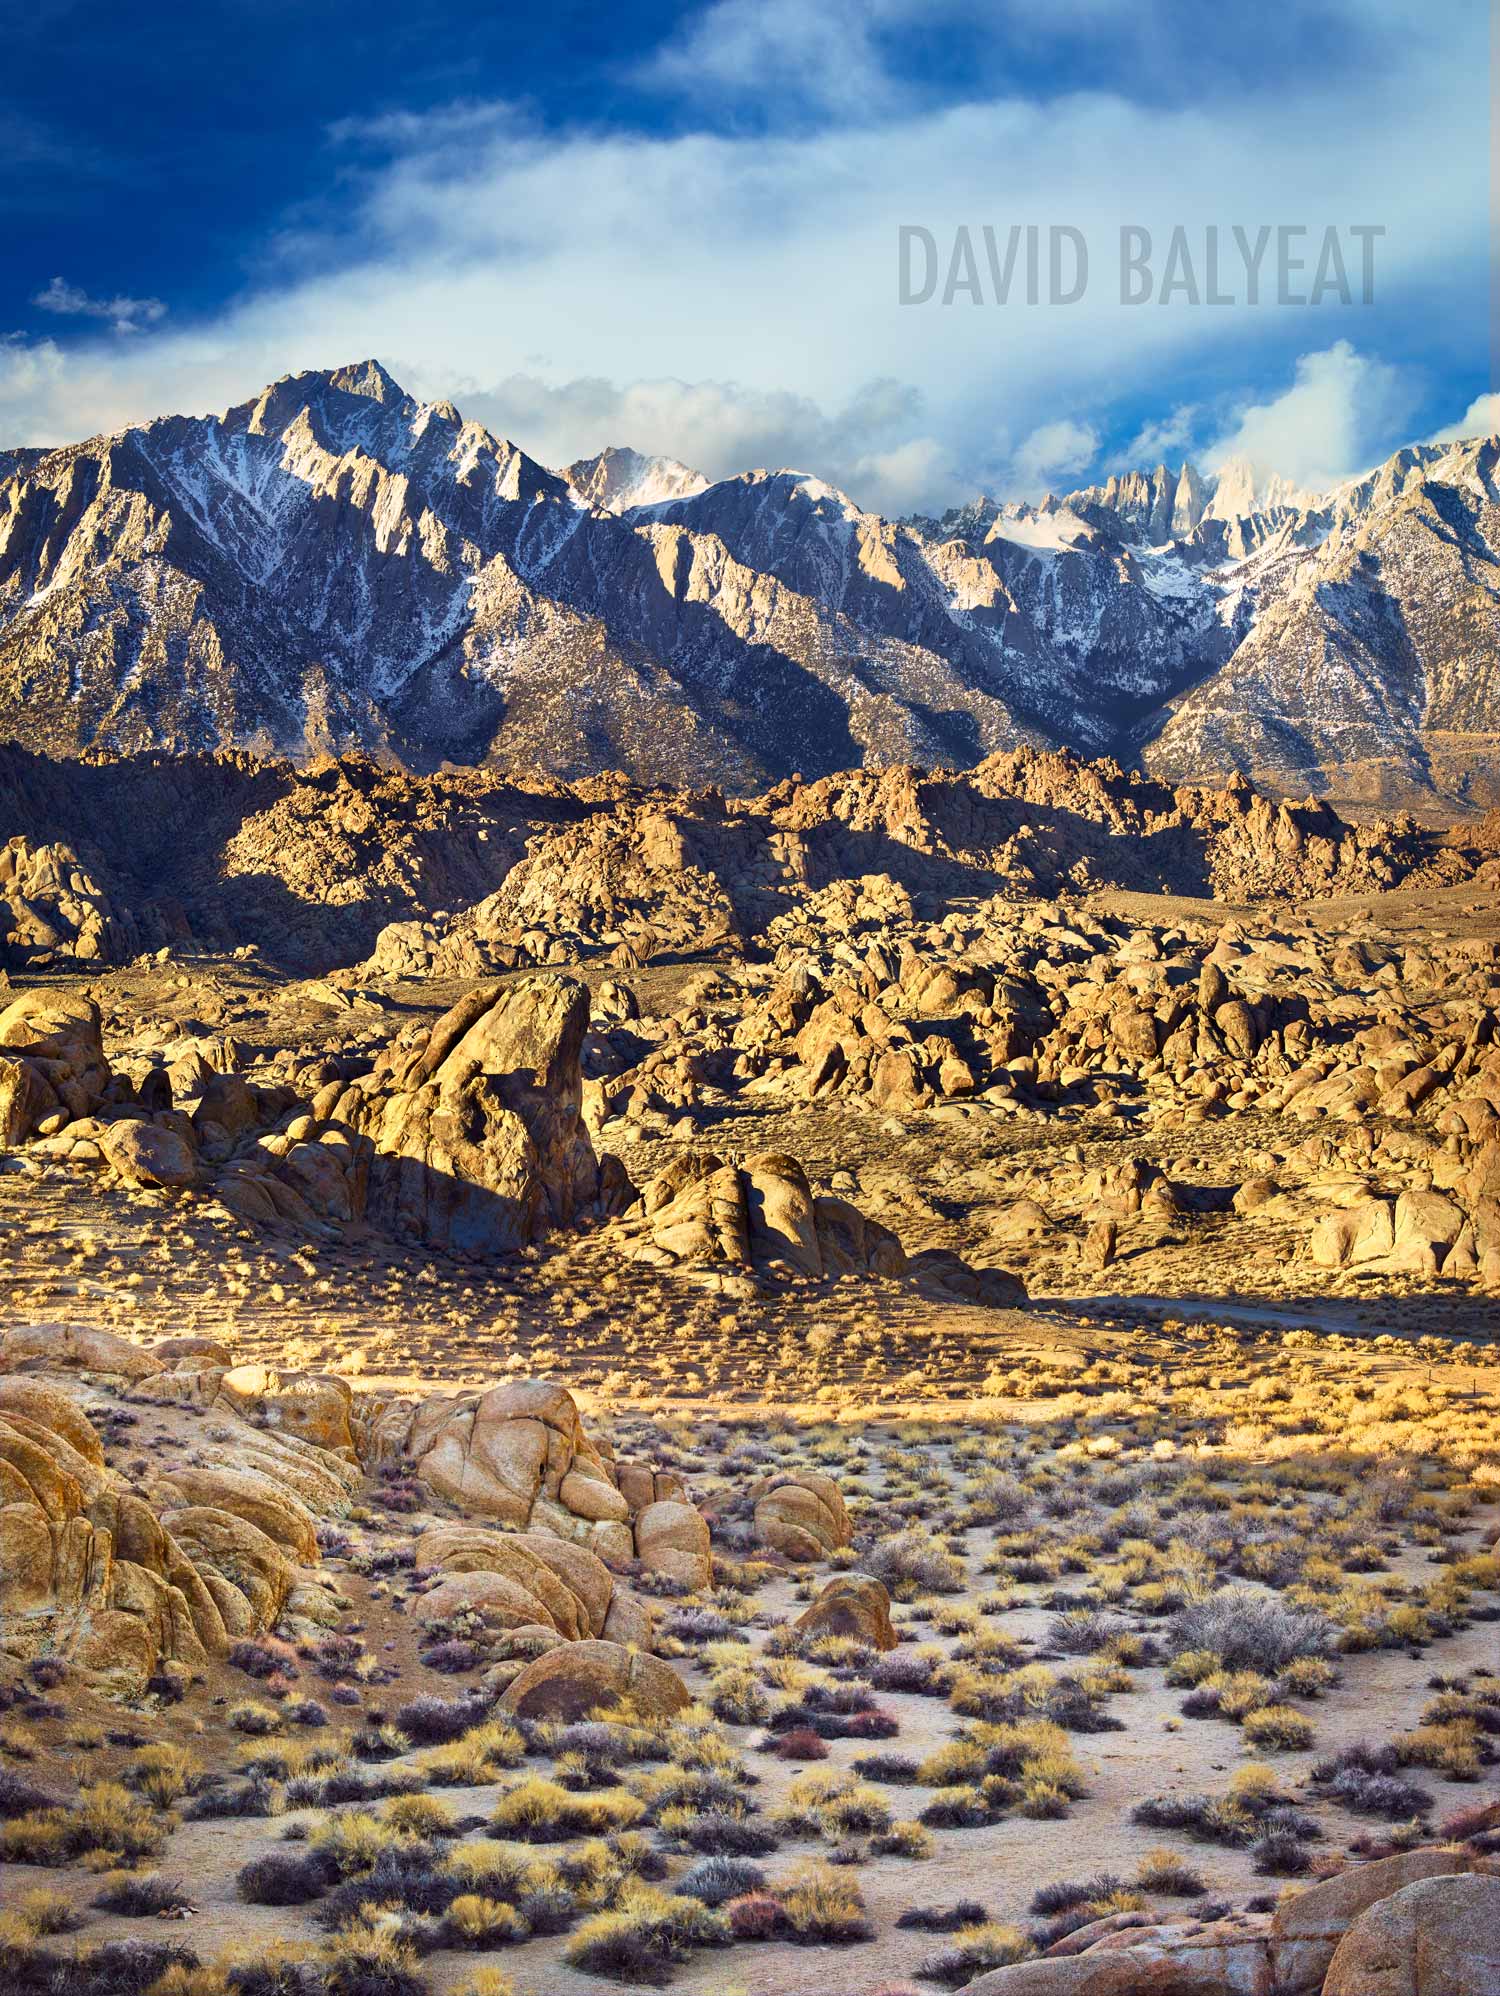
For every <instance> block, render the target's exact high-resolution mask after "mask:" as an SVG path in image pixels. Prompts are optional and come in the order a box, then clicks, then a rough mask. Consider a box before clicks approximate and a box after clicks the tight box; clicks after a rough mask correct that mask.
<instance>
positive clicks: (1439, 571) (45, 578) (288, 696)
mask: <svg viewBox="0 0 1500 1996" xmlns="http://www.w3.org/2000/svg"><path fill="white" fill-rule="evenodd" d="M1497 452H1500V439H1495V438H1485V439H1478V440H1473V441H1469V442H1463V443H1455V444H1450V445H1446V446H1439V445H1418V446H1412V447H1410V448H1408V449H1405V450H1402V451H1399V452H1397V453H1396V454H1395V455H1394V456H1393V457H1391V458H1390V459H1388V460H1387V461H1386V462H1385V463H1384V464H1382V465H1380V466H1379V467H1377V468H1376V469H1375V470H1374V471H1372V472H1370V473H1369V474H1368V475H1367V476H1365V477H1363V478H1360V479H1357V480H1354V481H1351V482H1350V483H1347V484H1345V485H1342V486H1339V487H1338V488H1336V489H1335V490H1333V491H1331V492H1327V493H1321V494H1315V493H1307V492H1302V491H1297V490H1294V489H1292V488H1291V487H1290V486H1288V485H1287V484H1286V483H1285V481H1280V480H1272V481H1269V482H1267V481H1265V480H1264V479H1261V478H1257V477H1256V476H1255V475H1254V474H1253V473H1252V471H1251V469H1250V468H1249V467H1247V466H1243V465H1229V466H1225V467H1224V468H1222V469H1221V470H1220V471H1219V472H1218V473H1217V474H1216V475H1213V476H1203V475H1200V474H1199V473H1198V472H1197V471H1196V470H1194V469H1193V467H1191V466H1183V467H1181V468H1180V469H1179V470H1177V471H1175V472H1174V471H1171V470H1169V469H1168V468H1167V467H1166V466H1164V465H1163V466H1158V467H1157V468H1156V469H1155V470H1154V471H1142V472H1137V473H1131V474H1129V475H1127V476H1122V477H1116V478H1111V479H1110V480H1109V481H1108V483H1106V484H1104V485H1097V486H1092V487H1089V488H1087V489H1084V490H1081V491H1077V492H1073V493H1070V494H1067V495H1064V496H1057V497H1050V498H1048V499H1047V500H1045V501H1044V502H1043V503H1042V504H1040V505H1036V506H1033V505H1029V504H1021V503H1004V504H1001V503H997V502H994V501H991V500H987V499H980V500H976V501H974V502H972V503H971V504H969V505H967V506H964V507H962V508H959V509H957V510H955V511H953V512H950V513H948V514H945V515H944V516H943V517H942V518H941V519H929V518H911V519H907V520H900V521H897V520H890V519H886V518H883V517H881V516H879V515H877V514H874V513H868V512H865V511H862V510H861V509H860V507H859V506H857V505H856V504H855V503H854V502H853V501H852V500H851V499H849V498H847V497H846V496H845V495H844V494H843V493H841V492H839V491H837V490H836V489H834V488H833V487H832V486H829V485H827V484H825V483H823V482H822V481H820V480H819V479H817V478H815V477H811V476H808V475H805V474H803V473H801V472H796V471H787V470H781V471H751V472H747V473H745V474H743V475H742V476H740V477H737V478H729V479H724V480H720V481H718V482H715V483H710V482H709V481H708V480H707V479H705V478H703V477H702V475H701V474H699V473H697V472H695V471H693V470H691V469H690V468H689V467H687V466H685V465H681V464H677V463H675V462H674V461H673V460H670V459H664V458H649V457H643V456H641V455H640V454H638V453H637V452H635V451H632V450H628V449H611V450H605V451H602V452H601V453H600V454H599V455H598V456H597V457H593V458H586V459H581V460H579V461H578V462H576V463H574V464H571V465H569V466H567V467H566V469H565V470H561V471H558V470H552V469H549V468H548V467H546V466H545V465H543V464H541V463H539V462H538V461H536V460H535V459H533V458H531V457H529V456H528V455H527V454H526V453H525V452H524V451H523V450H521V449H520V448H519V447H518V446H517V445H515V444H514V443H511V442H508V441H507V440H505V439H503V438H500V437H497V436H495V435H493V434H491V433H490V432H489V431H488V430H486V429H485V428H484V427H483V426H482V425H480V424H478V423H476V422H471V421H465V420H464V418H463V417H462V416H461V415H460V414H459V412H458V411H457V410H456V409H455V408H454V407H453V406H452V405H451V404H450V403H447V402H422V401H418V400H416V399H415V398H413V397H411V396H409V395H407V394H405V393H404V392H403V391H402V389H401V388H400V387H399V386H398V385H397V384H396V382H395V381H393V380H392V379H391V377H390V375H389V374H388V373H386V371H385V370H384V369H383V368H382V367H380V366H379V365H378V363H376V362H373V361H369V362H363V363H360V364H358V365H355V366H353V367H347V368H340V369H336V370H332V371H311V372H305V373H301V374H296V375H291V376H288V377H286V378H285V379H283V380H281V381H278V382H275V383H273V384H272V385H271V386H270V387H268V388H266V389H265V390H264V391H263V392H262V393H260V394H259V395H258V396H256V397H255V398H254V399H252V400H250V401H247V402H244V403H241V404H239V405H238V406H236V407H235V408H232V409H229V410H228V411H226V412H225V413H224V414H222V415H219V416H208V417H189V416H169V417H164V418H161V419H159V420H157V421H154V422H150V423H146V424H143V425H140V426H138V427H134V428H130V429H127V430H124V431H122V432H119V433H118V434H115V435H112V436H107V437H96V438H93V439H90V440H89V441H87V442H83V443H78V444H72V445H67V446H64V447H61V448H58V449H35V448H28V449H20V450H10V451H0V740H10V741H15V742H18V743H21V744H23V745H25V746H27V747H29V748H32V749H36V750H41V751H43V752H45V753H48V754H53V755H76V754H80V753H88V752H105V753H110V754H128V753H134V752H139V751H143V750H146V749H151V748H163V749H167V750H171V751H175V752H188V751H198V750H213V749H219V748H241V749H248V750H250V751H252V752H260V753H264V754H271V753H290V754H293V755H295V756H306V755H309V754H312V753H316V752H321V751H325V750H331V751H335V752H338V751H343V750H347V749H354V748H363V749H368V750H372V751H375V752H376V753H379V754H382V755H386V756H388V757H391V758H394V759H396V760H398V761H400V762H401V763H403V764H405V765H407V766H409V767H412V768H434V767H436V766H438V765H439V764H440V763H442V762H445V761H446V762H451V763H458V764H474V765H484V766H510V767H520V766H529V767H539V768H541V769H542V770H545V771H548V772H551V773H552V774H554V775H557V776H560V777H566V778H578V777H582V776H586V775H589V774H592V773H594V772H597V771H599V770H603V769H622V770H624V771H626V772H628V773H629V774H630V775H631V776H633V777H635V778H637V779H638V780H644V781H651V782H657V781H660V782H667V783H672V784H687V783H691V784H693V785H699V786H701V785H702V784H704V783H716V784H719V785H721V786H723V787H724V788H726V789H731V790H736V791H747V790H753V789H756V788H759V787H761V786H762V785H764V784H765V783H766V782H768V781H772V780H775V779H777V778H779V777H782V776H785V775H788V774H790V773H792V772H794V771H801V772H802V773H804V774H806V775H809V776H813V775H819V774H824V773H827V772H831V771H833V770H836V769H841V768H848V767H851V766H855V765H858V764H861V763H870V764H887V763H895V762H910V763H917V764H926V765H934V764H941V765H949V766H958V767H963V766H968V765H970V764H972V763H974V762H977V761H978V760H980V759H981V758H982V757H984V756H986V755H988V754H991V753H994V752H995V751H997V750H1001V749H1008V748H1012V747H1015V746H1018V745H1021V744H1032V745H1047V746H1066V747H1070V748H1073V749H1076V750H1078V751H1080V752H1082V753H1085V754H1088V755H1095V756H1097V755H1108V756H1113V757H1116V758H1118V759H1119V760H1121V761H1123V762H1126V763H1128V764H1140V765H1142V766H1144V767H1145V768H1147V769H1148V770H1151V771H1152V772H1154V773H1156V774H1159V775H1162V776H1164V777H1167V778H1170V779H1174V780H1177V779H1184V780H1185V779H1194V780H1197V779H1208V778H1214V777H1220V776H1223V775H1225V774H1227V773H1229V772H1230V771H1233V770H1236V769H1238V770H1244V771H1247V772H1249V773H1250V774H1252V775H1253V776H1255V777H1256V778H1258V779H1260V780H1262V781H1265V782H1268V783H1270V784H1271V785H1273V786H1275V787H1279V788H1282V789H1286V790H1292V791H1296V792H1298V793H1302V792H1306V791H1309V790H1310V791H1314V792H1318V793H1327V794H1332V795H1335V796H1339V797H1342V798H1346V799H1353V800H1356V801H1359V800H1363V801H1367V802H1381V803H1411V802H1414V801H1419V800H1422V799H1431V800H1441V801H1442V802H1444V803H1453V804H1463V803H1473V804H1482V803H1493V802H1496V801H1500V756H1497V754H1496V750H1497V747H1500V489H1497V485H1496V458H1497Z"/></svg>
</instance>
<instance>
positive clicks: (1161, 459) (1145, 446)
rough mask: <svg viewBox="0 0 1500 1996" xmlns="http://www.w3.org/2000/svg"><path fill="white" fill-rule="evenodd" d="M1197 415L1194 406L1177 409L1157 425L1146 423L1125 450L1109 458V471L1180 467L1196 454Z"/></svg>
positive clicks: (1180, 405) (1191, 404) (1161, 418)
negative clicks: (1176, 464) (1183, 459)
mask: <svg viewBox="0 0 1500 1996" xmlns="http://www.w3.org/2000/svg"><path fill="white" fill-rule="evenodd" d="M1197 415H1198V411H1197V408H1196V406H1195V405H1194V404H1193V403H1190V402H1185V403H1181V404H1179V405H1178V407H1177V408H1175V409H1174V410H1173V411H1172V412H1171V414H1170V415H1167V416H1162V417H1160V418H1159V419H1158V420H1157V421H1156V422H1154V423H1143V424H1142V425H1141V427H1140V429H1139V430H1137V431H1136V433H1135V435H1134V436H1133V437H1132V438H1131V440H1130V442H1129V443H1128V444H1126V446H1125V448H1124V449H1123V450H1120V451H1117V452H1116V453H1115V454H1114V456H1113V457H1111V458H1110V460H1109V463H1108V464H1107V465H1106V467H1105V469H1106V470H1108V471H1140V470H1150V471H1154V470H1155V469H1156V467H1157V465H1159V464H1165V463H1167V462H1168V461H1169V460H1170V461H1171V462H1172V463H1174V464H1175V463H1177V462H1178V461H1179V460H1180V459H1182V458H1184V457H1191V456H1192V454H1193V439H1194V436H1195V430H1194V423H1195V420H1196V418H1197Z"/></svg>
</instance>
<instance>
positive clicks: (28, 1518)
mask: <svg viewBox="0 0 1500 1996" xmlns="http://www.w3.org/2000/svg"><path fill="white" fill-rule="evenodd" d="M158 1370H159V1368H158ZM317 1559H318V1545H317V1536H316V1529H315V1524H314V1520H313V1518H312V1517H311V1515H310V1513H309V1512H308V1511H307V1510H306V1508H305V1507H304V1506H303V1505H302V1503H301V1502H300V1500H299V1499H298V1498H297V1497H296V1496H294V1495H292V1494H291V1493H290V1492H289V1491H288V1490H287V1488H286V1487H285V1485H284V1482H282V1481H280V1480H278V1478H277V1477H276V1476H275V1475H274V1474H272V1473H269V1472H267V1471H263V1470H258V1469H255V1468H253V1467H250V1466H248V1465H246V1464H238V1465H237V1466H235V1467H233V1468H223V1469H218V1470H206V1469H198V1470H191V1471H185V1472H181V1473H179V1474H178V1476H177V1477H176V1478H175V1479H167V1478H163V1479H160V1480H158V1481H156V1482H155V1483H154V1484H153V1485H152V1487H151V1488H150V1489H149V1494H148V1495H141V1494H139V1493H138V1492H137V1491H135V1490H133V1489H131V1488H130V1487H128V1486H127V1485H126V1484H125V1483H124V1482H123V1481H122V1479H121V1478H120V1477H119V1476H118V1475H117V1474H116V1473H115V1472H114V1471H112V1470H110V1469H109V1468H107V1467H106V1466H105V1462H104V1455H103V1450H102V1448H101V1446H100V1443H99V1439H98V1435H97V1432H96V1431H95V1429H94V1427H93V1424H92V1422H91V1421H90V1420H89V1419H88V1416H87V1414H86V1413H85V1412H84V1411H83V1409H82V1407H81V1406H80V1405H79V1404H78V1403H77V1401H75V1400H74V1398H73V1397H72V1395H71V1394H70V1392H69V1391H68V1390H67V1389H66V1388H65V1387H64V1386H63V1385H62V1384H61V1383H60V1382H58V1381H57V1380H51V1381H46V1380H42V1379H39V1378H35V1377H29V1376H23V1377H15V1376H6V1377H4V1378H0V1640H3V1643H4V1646H5V1648H6V1649H8V1650H9V1651H10V1652H11V1653H12V1654H13V1655H18V1656H22V1657H27V1656H32V1655H36V1654H38V1653H40V1652H41V1651H42V1650H44V1649H45V1650H46V1651H47V1652H49V1653H52V1654H57V1655H61V1656H65V1657H68V1658H70V1659H71V1660H72V1661H73V1662H74V1663H75V1664H76V1665H77V1666H78V1667H79V1668H80V1669H81V1670H84V1671H86V1672H89V1673H90V1674H92V1675H93V1676H94V1677H95V1678H96V1679H97V1680H98V1682H99V1684H100V1685H101V1687H102V1688H104V1689H106V1690H111V1691H118V1692H120V1693H124V1694H127V1695H135V1694H138V1693H139V1692H140V1691H141V1690H143V1689H144V1687H145V1685H146V1682H147V1680H148V1679H149V1678H150V1676H151V1674H152V1672H153V1671H155V1670H156V1669H157V1668H158V1667H159V1665H160V1664H162V1663H163V1662H173V1663H181V1664H186V1665H189V1666H197V1665H202V1664H203V1663H205V1662H207V1661H208V1660H209V1659H210V1658H212V1657H215V1656H219V1655H222V1654H223V1653H224V1651H225V1650H226V1649H227V1647H228V1645H229V1643H230V1641H231V1640H233V1639H234V1638H236V1637H240V1636H246V1635H254V1634H257V1633H259V1632H260V1631H261V1630H263V1629H266V1628H269V1627H270V1626H271V1625H272V1624H273V1623H274V1622H275V1621H276V1620H277V1618H278V1617H279V1616H280V1615H281V1613H282V1612H283V1610H284V1609H285V1607H286V1606H287V1603H288V1600H289V1599H290V1597H291V1594H292V1591H293V1588H294V1587H295V1586H296V1584H297V1581H298V1578H299V1570H300V1569H301V1568H303V1567H305V1566H313V1565H315V1564H316V1562H317Z"/></svg>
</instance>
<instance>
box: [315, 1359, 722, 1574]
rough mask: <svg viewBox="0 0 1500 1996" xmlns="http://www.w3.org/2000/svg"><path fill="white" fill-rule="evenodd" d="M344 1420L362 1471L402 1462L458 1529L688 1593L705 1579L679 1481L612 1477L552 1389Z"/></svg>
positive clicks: (381, 1410)
mask: <svg viewBox="0 0 1500 1996" xmlns="http://www.w3.org/2000/svg"><path fill="white" fill-rule="evenodd" d="M352 1414H353V1420H354V1425H355V1445H356V1448H357V1449H358V1451H359V1454H360V1457H361V1459H362V1460H363V1461H364V1462H365V1463H366V1465H367V1466H371V1467H374V1466H377V1465H379V1464H380V1463H382V1462H394V1461H398V1460H399V1461H404V1462H406V1463H407V1464H409V1465H410V1469H411V1473H412V1475H413V1476H415V1477H416V1478H417V1480H418V1481H419V1482H421V1483H423V1484H425V1485H426V1486H427V1488H428V1489H429V1490H431V1491H432V1492H433V1493H434V1495H435V1496H437V1497H440V1498H444V1499H446V1500H447V1501H448V1502H449V1503H451V1504H452V1505H453V1506H454V1507H455V1509H457V1510H459V1511H462V1512H464V1513H465V1514H466V1515H467V1516H468V1517H471V1518H475V1519H481V1520H487V1521H493V1522H495V1523H497V1524H502V1525H506V1526H509V1527H511V1528H513V1529H518V1530H521V1531H524V1532H530V1533H533V1534H536V1533H547V1534H551V1535H552V1536H554V1537H556V1538H558V1539H561V1540H570V1541H572V1542H573V1543H574V1544H576V1545H579V1546H585V1547H587V1548H589V1550H590V1551H591V1552H593V1553H595V1554H597V1555H598V1557H599V1558H600V1559H604V1560H610V1561H613V1562H615V1563H616V1564H623V1563H625V1562H627V1561H629V1560H632V1559H638V1560H639V1561H640V1562H641V1564H642V1565H643V1566H645V1567H646V1568H647V1569H648V1570H650V1571H653V1572H660V1573H666V1574H669V1575H671V1576H672V1577H673V1578H674V1579H678V1580H681V1581H683V1582H685V1583H686V1584H687V1585H688V1586H690V1587H704V1586H707V1585H708V1584H709V1581H710V1579H711V1578H712V1562H711V1559H710V1556H709V1535H708V1527H707V1525H706V1524H705V1523H704V1522H703V1519H702V1518H701V1517H700V1516H699V1514H698V1512H697V1511H696V1510H695V1509H694V1508H693V1506H692V1505H691V1504H690V1503H688V1502H687V1501H686V1492H685V1491H684V1490H682V1488H681V1484H680V1479H676V1478H672V1477H661V1476H656V1475H653V1473H652V1472H651V1471H650V1470H649V1469H648V1468H647V1467H646V1466H645V1465H644V1464H630V1465H627V1466H626V1468H625V1471H624V1473H623V1475H622V1473H621V1471H620V1470H619V1469H618V1468H617V1466H616V1464H615V1462H614V1460H613V1457H612V1455H611V1454H610V1453H609V1452H608V1449H607V1445H604V1444H601V1443H599V1442H597V1441H596V1440H595V1439H594V1438H593V1437H592V1436H590V1435H589V1434H588V1433H587V1431H586V1430H585V1428H584V1425H583V1422H582V1420H581V1419H580V1417H579V1413H578V1407H577V1403H576V1402H575V1401H574V1399H573V1396H572V1394H571V1393H569V1392H568V1391H567V1389H566V1388H565V1387H562V1386H559V1385H557V1384H556V1383H555V1382H554V1381H552V1380H546V1379H530V1380H509V1381H507V1382H506V1383H505V1384H504V1385H502V1386H496V1387H492V1388H491V1389H490V1391H489V1392H487V1393H481V1394H474V1395H471V1396H466V1397H465V1398H462V1399H432V1400H425V1401H422V1402H420V1403H413V1402H410V1401H382V1400H380V1399H378V1398H374V1397H372V1398H370V1399H367V1400H362V1401H361V1402H359V1403H356V1404H355V1406H354V1407H353V1410H352ZM658 1484H660V1485H661V1494H658Z"/></svg>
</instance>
